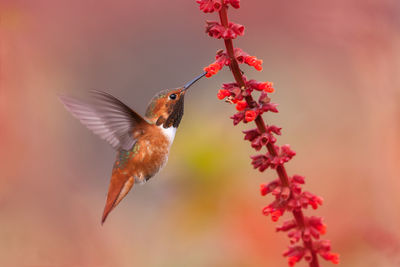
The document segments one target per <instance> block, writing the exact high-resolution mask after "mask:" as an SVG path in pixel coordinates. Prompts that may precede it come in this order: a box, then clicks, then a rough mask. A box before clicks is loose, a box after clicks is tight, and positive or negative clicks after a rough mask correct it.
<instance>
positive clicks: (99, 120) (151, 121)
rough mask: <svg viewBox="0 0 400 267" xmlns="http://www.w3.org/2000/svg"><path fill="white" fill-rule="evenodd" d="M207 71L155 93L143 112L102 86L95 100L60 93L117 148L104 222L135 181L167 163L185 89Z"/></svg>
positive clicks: (69, 106)
mask: <svg viewBox="0 0 400 267" xmlns="http://www.w3.org/2000/svg"><path fill="white" fill-rule="evenodd" d="M205 74H206V73H203V74H201V75H200V76H198V77H196V78H194V79H193V80H192V81H190V82H188V83H187V84H186V85H184V86H183V87H180V88H176V89H167V90H163V91H161V92H159V93H158V94H156V95H155V96H154V97H153V98H152V99H151V101H150V103H149V105H148V107H147V111H146V114H145V116H144V117H141V116H140V115H139V114H138V113H136V112H135V111H134V110H132V109H131V108H129V107H128V106H127V105H125V104H124V103H122V102H121V101H120V100H118V99H117V98H115V97H113V96H112V95H110V94H108V93H105V92H101V91H95V90H94V91H91V93H92V95H93V101H92V102H83V101H81V100H78V99H75V98H72V97H67V96H59V98H60V100H61V102H62V103H63V104H64V106H65V108H66V109H67V110H68V111H69V112H71V114H72V115H73V116H75V117H76V118H77V119H79V120H80V121H81V123H82V124H84V125H85V126H86V127H87V128H89V129H90V130H92V131H93V132H94V133H95V134H97V135H98V136H100V137H101V138H102V139H104V140H106V141H107V142H108V143H109V144H110V145H111V146H112V147H113V148H114V149H115V150H116V151H117V158H116V161H115V163H114V167H113V169H112V175H111V180H110V185H109V188H108V195H107V201H106V204H105V207H104V212H103V216H102V220H101V223H102V224H103V223H104V221H105V220H106V218H107V216H108V214H109V213H110V212H111V211H112V210H113V209H114V208H115V207H116V206H117V205H118V203H120V202H121V200H122V199H123V198H124V197H125V196H126V195H127V194H128V192H129V191H130V190H131V188H132V187H133V185H134V184H135V183H138V184H142V183H145V182H146V181H147V180H149V179H150V178H151V177H153V176H154V175H156V174H157V173H158V172H159V171H160V170H161V169H162V168H163V167H164V166H165V164H166V163H167V159H168V153H169V149H170V147H171V145H172V142H173V140H174V137H175V132H176V129H177V128H178V126H179V123H180V122H181V119H182V116H183V102H184V96H185V93H186V92H187V89H188V88H189V87H190V86H191V85H193V84H194V83H195V82H196V81H198V80H199V79H201V78H202V77H203V76H205Z"/></svg>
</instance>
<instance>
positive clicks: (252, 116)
mask: <svg viewBox="0 0 400 267" xmlns="http://www.w3.org/2000/svg"><path fill="white" fill-rule="evenodd" d="M256 117H257V113H256V112H255V111H254V110H248V111H246V113H245V119H246V122H251V121H254V120H255V119H256Z"/></svg>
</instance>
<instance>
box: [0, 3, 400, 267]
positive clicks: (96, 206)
mask: <svg viewBox="0 0 400 267" xmlns="http://www.w3.org/2000/svg"><path fill="white" fill-rule="evenodd" d="M213 17H215V14H213V15H209V16H206V15H204V14H203V13H201V12H199V11H198V7H197V5H196V4H195V1H177V0H175V1H173V0H170V1H163V0H153V1H122V0H118V1H112V2H111V1H89V0H87V1H77V0H72V1H51V0H36V1H22V0H21V1H19V0H13V1H11V0H0V64H1V65H0V216H1V219H0V266H286V262H285V259H284V258H282V257H281V253H282V252H283V251H284V250H285V249H286V246H287V244H288V240H287V238H286V237H285V236H284V235H283V234H276V233H275V231H274V226H275V224H274V223H272V222H271V221H270V219H269V218H267V217H264V216H262V215H261V208H262V207H263V205H265V204H266V203H267V202H268V201H267V199H265V198H262V197H261V196H260V195H259V184H260V183H263V182H266V181H270V180H272V179H274V178H275V174H274V173H273V172H265V173H263V174H259V173H257V172H256V171H253V170H252V167H251V165H250V159H249V155H250V154H251V153H253V152H252V150H251V149H250V148H249V144H247V143H245V142H243V141H242V139H243V136H242V134H241V132H240V130H244V129H246V127H247V128H248V126H243V125H241V126H238V127H235V128H234V127H233V126H232V122H231V120H230V119H229V116H230V115H231V113H232V112H233V109H232V107H230V106H227V105H225V104H223V103H221V102H219V101H218V100H217V98H216V92H217V89H218V87H219V85H220V84H221V83H222V82H226V81H230V80H232V77H231V76H230V74H229V72H227V71H224V72H222V73H221V74H219V75H218V76H216V77H215V78H212V79H209V80H202V81H201V82H199V83H198V84H197V85H196V86H195V88H193V90H192V91H191V92H190V94H189V95H188V96H187V98H186V106H185V109H186V113H185V116H184V119H183V122H182V124H181V126H180V129H179V131H178V133H177V136H176V139H175V143H174V145H173V147H172V151H171V155H170V158H169V164H168V165H167V167H166V168H165V169H164V170H163V172H162V173H160V174H159V175H158V176H157V177H156V178H154V179H152V180H151V181H150V182H149V183H147V184H146V185H145V186H142V187H136V188H135V189H134V191H133V192H132V193H131V194H129V195H128V197H127V198H126V199H125V200H124V201H123V202H122V203H121V204H120V206H119V207H118V208H117V209H116V210H115V211H114V212H113V213H112V214H111V216H110V218H109V220H108V221H107V222H106V224H105V225H104V226H103V227H102V226H100V215H101V212H102V208H103V205H104V201H105V195H106V190H107V186H108V180H109V176H110V172H111V168H112V164H113V160H114V157H115V156H114V152H113V151H112V149H111V148H110V147H109V146H108V145H107V144H105V143H104V142H103V141H101V140H99V139H98V138H97V137H95V136H94V135H93V134H92V133H90V132H89V131H88V130H87V129H85V128H84V127H83V126H82V125H80V124H79V122H78V121H77V120H75V119H74V118H73V117H72V116H70V114H68V113H67V112H66V111H65V110H64V108H63V107H62V105H61V104H60V102H59V101H58V100H57V97H56V95H57V94H58V93H63V94H72V95H80V94H83V93H84V92H86V91H88V90H90V89H99V90H105V91H108V92H110V93H112V94H113V95H115V96H117V97H119V98H120V99H122V100H123V101H124V102H125V103H127V104H128V105H130V106H131V107H133V108H134V109H136V110H137V111H138V112H139V113H142V114H143V113H144V110H145V108H146V104H147V102H148V100H149V99H150V98H151V96H152V95H154V94H155V93H156V92H157V91H159V90H161V89H165V88H173V87H178V86H180V85H182V84H183V83H185V82H186V81H188V80H190V79H191V78H192V77H194V76H195V75H197V74H199V73H200V72H201V69H202V67H203V66H206V65H208V64H209V63H210V62H212V60H213V55H214V53H215V51H216V50H217V49H220V48H222V42H221V41H216V40H213V39H210V38H208V37H207V36H206V35H205V34H204V28H203V26H204V20H205V19H212V18H213ZM230 17H231V18H232V19H233V20H234V21H236V22H239V23H241V24H244V25H245V26H246V32H245V36H244V37H243V38H239V39H238V40H237V41H236V42H235V43H236V44H237V45H238V46H240V47H242V48H243V49H245V50H246V51H248V52H249V53H251V54H255V55H256V56H257V57H259V58H262V59H264V71H263V72H255V71H253V70H251V69H249V68H245V71H246V74H247V75H248V76H250V77H252V78H256V79H259V80H270V81H273V82H274V83H275V87H276V93H274V94H273V95H272V99H273V101H274V102H277V103H279V109H280V113H279V114H276V115H275V114H272V115H270V114H268V116H266V120H267V121H270V122H273V123H275V124H277V125H280V126H282V127H283V136H282V137H280V138H279V139H278V142H279V143H280V144H283V143H290V144H291V146H292V147H293V148H294V149H295V150H296V151H297V153H298V154H297V156H296V157H295V158H294V160H293V161H292V162H291V163H290V164H289V165H288V168H289V171H290V173H292V174H293V173H298V174H302V175H305V176H306V178H307V185H306V188H307V189H308V190H310V191H313V192H315V193H317V194H319V195H321V196H323V197H324V199H325V203H324V205H323V206H322V208H321V209H319V210H318V211H317V212H313V214H318V215H321V216H323V217H324V218H325V222H326V223H327V225H328V232H327V235H326V238H328V239H331V240H332V244H333V250H334V251H335V252H339V253H340V254H341V261H342V264H341V266H352V267H357V266H363V267H365V266H399V265H400V254H399V253H400V241H399V236H400V230H399V227H398V226H399V221H400V212H399V206H400V194H399V193H398V191H399V188H400V182H399V174H400V168H399V159H400V153H399V146H400V140H399V127H400V126H399V125H400V94H399V89H400V75H399V69H400V2H399V1H398V0H337V1H316V0H305V1H290V2H288V1H277V0H275V1H272V0H268V1H244V0H243V1H242V8H241V9H240V10H237V11H236V10H232V11H230ZM329 264H330V263H324V266H328V265H329ZM299 265H300V266H301V264H299ZM303 265H304V264H303Z"/></svg>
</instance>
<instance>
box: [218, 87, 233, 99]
mask: <svg viewBox="0 0 400 267" xmlns="http://www.w3.org/2000/svg"><path fill="white" fill-rule="evenodd" d="M230 95H231V93H230V92H229V91H228V90H225V89H221V90H219V91H218V94H217V97H218V99H219V100H222V99H224V98H225V97H227V96H230Z"/></svg>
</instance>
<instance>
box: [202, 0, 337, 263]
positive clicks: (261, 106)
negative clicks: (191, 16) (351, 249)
mask: <svg viewBox="0 0 400 267" xmlns="http://www.w3.org/2000/svg"><path fill="white" fill-rule="evenodd" d="M196 2H197V3H198V4H199V5H200V10H202V11H203V12H204V13H212V12H215V11H217V12H218V14H219V19H220V21H219V22H218V21H207V24H206V33H207V34H208V35H209V36H210V37H213V38H216V39H221V38H222V39H223V40H224V43H225V48H226V50H225V51H224V50H219V51H218V52H217V54H216V57H215V59H216V61H214V62H213V63H212V64H210V65H209V66H207V67H205V68H204V70H205V71H206V77H211V76H213V75H215V74H216V73H218V72H219V71H220V70H221V69H222V68H223V67H224V66H229V68H230V70H231V72H232V74H233V77H234V78H235V81H236V82H235V83H226V84H223V87H222V89H221V90H219V92H218V94H217V97H218V98H219V99H220V100H223V99H226V102H228V103H231V104H235V105H236V110H237V111H238V113H236V114H234V115H233V116H232V117H231V119H233V124H234V125H237V124H238V123H240V122H241V121H243V122H244V123H249V122H251V121H254V122H255V124H256V126H257V128H254V129H250V130H247V131H243V133H244V134H245V137H244V139H245V140H248V141H250V142H251V146H252V147H253V148H254V149H255V150H256V151H259V150H261V149H262V148H263V147H266V148H267V150H268V152H267V153H266V154H260V155H255V156H252V157H251V159H252V163H251V164H252V165H253V167H254V168H255V169H258V170H259V171H260V172H263V171H264V170H266V169H268V168H270V169H274V170H275V171H276V172H277V174H278V176H279V178H278V179H275V180H273V181H271V182H269V183H268V184H262V185H261V188H260V189H261V195H263V196H265V195H267V194H272V195H273V196H274V197H275V200H274V201H273V202H272V203H271V204H269V205H267V206H265V207H264V208H263V214H264V215H271V219H272V221H278V219H279V217H281V216H282V215H283V214H284V213H285V212H291V213H292V214H293V217H294V219H293V218H292V219H289V220H286V221H285V222H283V224H282V225H281V226H278V227H277V228H276V230H277V231H282V232H287V235H288V237H289V238H290V242H291V246H289V249H288V250H287V251H285V253H284V254H283V256H285V257H287V259H288V264H289V266H291V267H292V266H294V265H295V264H296V263H297V262H299V261H300V260H301V259H305V260H306V261H307V262H308V264H309V266H310V267H319V263H318V258H317V255H320V256H321V257H323V258H324V259H326V260H329V261H331V262H332V263H336V264H337V263H339V255H338V254H336V253H332V252H331V251H330V250H331V247H330V241H329V240H319V239H320V235H322V234H324V233H325V232H326V226H325V224H323V223H322V218H321V217H316V216H304V214H303V211H302V209H306V208H307V207H308V206H311V207H312V208H313V209H316V208H318V206H319V205H321V204H322V198H321V197H319V196H316V195H314V194H312V193H310V192H307V191H303V190H302V185H303V184H304V183H305V182H304V179H305V178H304V177H303V176H300V175H297V174H296V175H293V176H288V174H287V172H286V169H285V167H284V164H285V163H286V162H288V161H289V160H291V159H292V157H293V156H294V155H296V153H295V152H294V151H293V150H291V149H290V146H289V145H283V146H278V145H276V144H275V143H276V141H277V139H276V135H280V134H281V128H279V127H277V126H275V125H267V124H265V121H264V119H263V118H262V114H263V113H264V112H268V111H270V112H274V113H277V112H278V110H277V109H276V104H274V103H271V102H270V98H269V97H268V93H272V92H273V91H274V88H273V84H272V83H271V82H258V81H256V80H248V79H247V78H246V77H245V76H244V75H243V72H242V70H241V69H240V67H239V64H243V63H244V64H247V65H249V66H252V67H254V68H255V69H256V70H258V71H261V70H262V60H260V59H257V58H256V57H255V56H251V55H249V54H248V53H246V52H245V51H243V50H242V49H240V48H238V47H236V48H235V47H234V46H233V41H232V39H235V38H236V37H238V36H242V35H243V33H244V26H243V25H240V24H238V23H234V22H232V21H229V20H228V14H227V12H228V6H232V7H233V8H240V0H196ZM253 91H259V92H260V96H259V98H258V101H255V100H254V98H253V96H252V92H253Z"/></svg>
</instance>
